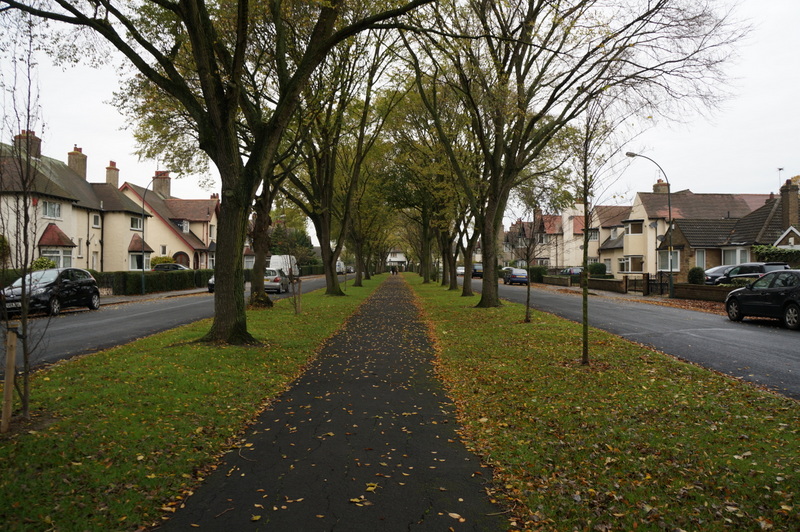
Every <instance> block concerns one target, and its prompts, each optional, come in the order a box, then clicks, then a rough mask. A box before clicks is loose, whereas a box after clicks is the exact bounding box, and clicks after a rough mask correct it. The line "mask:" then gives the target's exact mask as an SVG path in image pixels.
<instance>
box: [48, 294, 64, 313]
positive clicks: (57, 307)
mask: <svg viewBox="0 0 800 532" xmlns="http://www.w3.org/2000/svg"><path fill="white" fill-rule="evenodd" d="M47 311H48V313H49V314H50V315H51V316H58V315H59V314H60V313H61V301H59V300H58V298H57V297H53V298H50V304H49V305H48V309H47Z"/></svg>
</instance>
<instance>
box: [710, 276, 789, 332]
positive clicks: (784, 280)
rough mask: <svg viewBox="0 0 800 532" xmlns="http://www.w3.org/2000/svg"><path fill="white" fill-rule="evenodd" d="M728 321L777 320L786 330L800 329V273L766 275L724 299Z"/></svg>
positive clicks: (732, 292) (733, 291)
mask: <svg viewBox="0 0 800 532" xmlns="http://www.w3.org/2000/svg"><path fill="white" fill-rule="evenodd" d="M725 310H727V311H728V318H730V319H731V320H732V321H740V320H742V319H743V318H744V317H745V316H754V317H760V318H780V319H782V320H783V323H784V324H785V325H786V327H788V328H789V329H793V330H798V329H800V270H778V271H773V272H770V273H768V274H766V275H764V276H762V277H761V278H759V279H757V280H756V281H754V282H752V283H750V284H748V285H747V286H745V287H742V288H737V289H736V290H732V291H731V293H730V294H728V297H727V298H726V299H725Z"/></svg>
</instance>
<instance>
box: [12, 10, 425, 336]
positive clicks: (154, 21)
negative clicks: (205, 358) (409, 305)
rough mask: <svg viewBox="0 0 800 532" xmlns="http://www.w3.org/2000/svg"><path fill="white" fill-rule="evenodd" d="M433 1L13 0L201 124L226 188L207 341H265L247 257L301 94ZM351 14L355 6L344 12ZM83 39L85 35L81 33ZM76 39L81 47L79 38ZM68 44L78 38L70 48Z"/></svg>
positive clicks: (201, 138)
mask: <svg viewBox="0 0 800 532" xmlns="http://www.w3.org/2000/svg"><path fill="white" fill-rule="evenodd" d="M430 1H431V0H412V1H411V2H409V3H398V4H395V5H385V4H371V5H370V6H371V7H373V9H372V10H370V9H369V7H367V6H345V5H344V3H343V2H342V0H334V1H333V2H328V3H321V4H315V5H313V6H311V5H306V4H303V3H300V4H290V3H285V2H281V1H280V0H276V1H274V2H260V1H256V0H253V1H250V0H238V1H235V2H234V1H232V2H230V3H223V4H218V3H212V4H208V3H206V2H205V1H203V0H174V1H170V0H150V1H147V0H140V1H137V2H125V3H118V2H112V1H111V0H91V1H88V0H87V1H85V2H78V1H69V0H54V1H53V2H49V3H47V4H42V3H40V2H38V1H36V0H2V1H0V12H2V15H3V16H4V17H5V18H8V17H10V16H12V15H15V14H18V13H20V12H23V13H28V14H30V15H33V16H34V17H39V18H41V19H46V20H50V21H53V22H58V23H60V24H63V25H64V27H67V28H70V30H71V31H72V32H73V33H74V31H75V30H89V34H90V35H88V37H89V39H86V40H84V41H83V42H82V43H81V44H83V45H85V46H86V47H87V48H90V47H92V46H93V44H94V43H93V42H92V41H91V38H92V37H99V38H100V40H101V41H103V42H105V43H106V44H108V45H110V46H111V47H112V48H113V49H115V50H117V51H118V52H119V53H120V54H121V55H122V56H124V58H125V59H126V60H127V62H128V63H129V64H130V65H132V66H133V67H134V68H135V69H136V70H137V71H138V72H139V73H140V74H141V76H142V77H143V79H146V80H147V83H148V84H151V85H153V86H155V87H157V90H158V92H159V93H160V94H162V95H164V96H165V97H166V98H168V99H169V100H170V101H171V103H172V106H171V108H172V109H177V110H179V111H180V113H181V114H182V116H183V118H184V120H186V122H187V123H188V124H189V125H190V126H191V130H192V133H193V135H194V136H195V138H196V145H197V146H198V147H199V148H200V149H201V150H202V151H203V152H205V153H206V154H207V155H208V157H209V159H210V160H211V161H212V162H213V163H214V166H215V167H216V169H217V171H218V172H219V175H220V181H221V206H220V217H219V228H218V249H217V263H216V264H217V266H216V270H217V274H216V278H217V290H216V291H215V297H214V311H215V315H214V321H213V323H212V325H211V330H210V331H209V333H208V334H207V335H206V340H209V341H221V342H230V343H242V342H253V341H254V339H253V337H252V336H251V335H250V333H249V332H248V330H247V319H246V315H245V312H244V310H245V306H244V293H243V286H244V272H243V257H242V250H243V249H244V241H245V234H246V230H247V222H248V218H249V215H250V208H251V205H252V202H253V198H254V196H255V194H256V191H257V190H258V188H259V186H260V185H261V183H262V181H263V180H264V179H270V178H271V176H272V175H274V174H273V172H272V168H273V165H274V162H275V155H276V153H277V151H278V148H279V144H280V140H281V137H282V135H283V132H284V130H285V129H286V127H287V125H288V124H289V121H290V120H291V118H292V115H293V113H294V111H295V108H296V106H297V102H298V98H299V96H300V93H301V91H302V90H303V89H304V88H305V86H306V83H307V82H308V80H309V78H310V76H311V74H312V73H313V71H314V70H315V69H316V68H317V66H318V65H319V64H320V63H322V62H323V61H324V60H325V58H326V56H327V54H328V52H329V51H330V50H331V49H332V48H333V47H334V46H335V45H336V44H337V43H339V42H342V41H343V40H345V39H347V38H349V37H351V36H353V35H355V34H357V33H358V32H360V31H362V30H365V29H367V28H369V27H371V26H374V25H375V24H378V23H380V22H383V21H387V20H391V19H393V18H395V17H399V16H401V15H403V14H405V13H408V12H409V11H412V10H413V9H416V8H417V7H418V6H420V5H424V4H425V3H427V2H430ZM345 7H348V9H344V8H345ZM81 33H82V32H80V31H78V32H77V34H78V35H79V36H80V35H81ZM72 40H73V41H74V39H72ZM67 42H71V41H70V40H67Z"/></svg>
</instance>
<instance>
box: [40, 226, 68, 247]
mask: <svg viewBox="0 0 800 532" xmlns="http://www.w3.org/2000/svg"><path fill="white" fill-rule="evenodd" d="M43 246H53V247H60V248H74V247H75V243H74V242H73V241H72V239H71V238H70V237H68V236H67V235H66V233H64V231H62V230H61V229H60V228H59V227H58V226H57V225H56V224H54V223H49V224H47V227H45V229H44V232H43V233H42V237H41V238H40V239H39V247H43Z"/></svg>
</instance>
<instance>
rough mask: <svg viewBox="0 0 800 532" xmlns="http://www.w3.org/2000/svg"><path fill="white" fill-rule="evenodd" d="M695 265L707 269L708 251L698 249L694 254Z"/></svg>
mask: <svg viewBox="0 0 800 532" xmlns="http://www.w3.org/2000/svg"><path fill="white" fill-rule="evenodd" d="M694 264H695V266H699V267H701V268H703V269H704V270H705V269H706V250H704V249H696V250H695V252H694Z"/></svg>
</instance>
